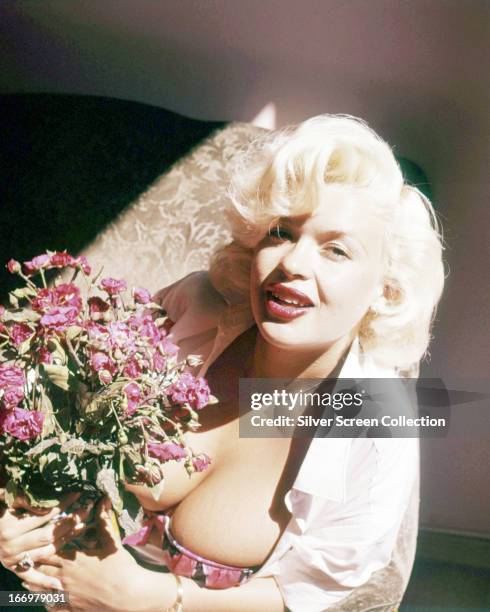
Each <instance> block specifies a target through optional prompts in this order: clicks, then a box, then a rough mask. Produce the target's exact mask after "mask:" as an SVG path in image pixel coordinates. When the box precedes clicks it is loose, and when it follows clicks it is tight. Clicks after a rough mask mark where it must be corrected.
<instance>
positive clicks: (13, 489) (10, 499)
mask: <svg viewBox="0 0 490 612" xmlns="http://www.w3.org/2000/svg"><path fill="white" fill-rule="evenodd" d="M19 494H20V489H19V487H18V485H17V484H16V483H15V482H14V481H13V480H9V481H8V482H7V486H6V487H5V503H6V504H7V506H8V507H9V508H11V507H12V506H13V505H14V501H15V498H16V497H18V496H19Z"/></svg>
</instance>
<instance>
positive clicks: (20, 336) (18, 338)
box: [10, 323, 34, 348]
mask: <svg viewBox="0 0 490 612" xmlns="http://www.w3.org/2000/svg"><path fill="white" fill-rule="evenodd" d="M33 335H34V332H33V331H32V329H31V328H30V327H29V326H28V325H26V323H14V324H13V325H12V327H11V328H10V339H11V340H12V342H13V344H14V345H15V346H16V347H17V348H18V347H19V346H20V345H21V344H22V343H23V342H24V341H25V340H27V339H28V338H30V337H31V336H33Z"/></svg>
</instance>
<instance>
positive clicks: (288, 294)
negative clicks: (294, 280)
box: [266, 283, 314, 307]
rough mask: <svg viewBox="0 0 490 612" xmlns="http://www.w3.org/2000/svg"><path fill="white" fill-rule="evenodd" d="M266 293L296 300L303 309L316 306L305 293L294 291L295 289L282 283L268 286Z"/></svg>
mask: <svg viewBox="0 0 490 612" xmlns="http://www.w3.org/2000/svg"><path fill="white" fill-rule="evenodd" d="M266 291H269V292H271V293H273V294H275V295H277V296H278V297H280V298H282V299H285V300H296V301H297V302H299V305H300V306H303V307H304V306H313V305H314V304H313V302H312V301H311V300H310V298H309V297H308V296H307V295H306V294H305V293H303V292H302V291H299V290H298V289H293V287H288V286H287V285H283V284H282V283H271V284H269V285H267V287H266Z"/></svg>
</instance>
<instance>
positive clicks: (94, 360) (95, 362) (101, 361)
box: [90, 352, 116, 373]
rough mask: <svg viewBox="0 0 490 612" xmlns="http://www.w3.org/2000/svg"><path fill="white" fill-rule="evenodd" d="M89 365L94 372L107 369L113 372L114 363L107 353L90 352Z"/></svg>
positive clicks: (114, 368)
mask: <svg viewBox="0 0 490 612" xmlns="http://www.w3.org/2000/svg"><path fill="white" fill-rule="evenodd" d="M90 367H91V368H92V370H93V371H94V372H100V371H101V370H108V371H109V372H111V373H112V372H115V370H116V364H115V363H114V362H113V361H112V359H111V358H110V357H109V355H106V354H105V353H101V352H98V353H92V355H91V356H90Z"/></svg>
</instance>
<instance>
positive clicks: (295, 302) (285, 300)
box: [272, 293, 306, 306]
mask: <svg viewBox="0 0 490 612" xmlns="http://www.w3.org/2000/svg"><path fill="white" fill-rule="evenodd" d="M272 295H273V296H274V297H276V298H279V299H280V300H281V301H282V302H286V303H287V304H292V305H293V306H306V304H303V303H302V302H298V301H297V300H290V299H287V298H284V297H281V296H280V295H277V293H272Z"/></svg>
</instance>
